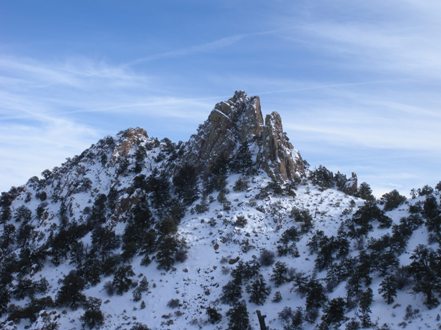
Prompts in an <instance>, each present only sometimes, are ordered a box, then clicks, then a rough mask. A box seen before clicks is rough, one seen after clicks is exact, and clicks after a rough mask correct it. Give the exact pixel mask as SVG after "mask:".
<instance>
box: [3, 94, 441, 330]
mask: <svg viewBox="0 0 441 330" xmlns="http://www.w3.org/2000/svg"><path fill="white" fill-rule="evenodd" d="M263 118H264V117H263V115H262V113H261V109H260V101H259V99H258V97H248V96H247V95H246V94H245V93H244V92H236V94H235V95H234V96H233V97H232V98H231V99H229V100H227V101H225V102H221V103H219V104H217V105H216V106H215V108H214V110H213V111H212V112H211V114H210V116H209V118H208V119H207V121H206V122H205V123H204V124H203V125H201V126H200V128H199V130H198V132H197V133H196V134H195V135H194V136H192V137H191V138H190V140H189V141H188V142H185V143H179V144H174V143H172V142H171V141H170V140H168V139H164V140H162V141H159V140H157V139H154V138H150V137H148V135H147V133H146V132H145V131H144V130H143V129H139V128H137V129H129V130H126V131H123V132H121V133H119V134H118V135H117V136H116V137H107V138H105V139H103V140H100V141H99V142H98V143H96V144H95V145H93V146H91V147H90V148H89V149H87V150H86V151H84V152H83V153H82V154H81V155H79V156H76V157H74V158H72V159H69V160H67V161H66V162H65V163H64V164H62V165H61V166H60V167H58V168H55V169H53V170H52V171H45V172H43V174H42V175H43V177H42V178H37V177H34V178H31V179H30V180H29V181H28V182H27V183H26V184H25V185H24V186H21V187H13V188H11V190H10V191H9V192H5V193H2V195H1V199H0V207H1V226H0V248H1V250H0V261H1V265H0V282H1V286H0V313H1V319H0V324H1V326H2V328H4V329H25V328H28V329H34V330H37V329H81V328H102V329H134V330H136V329H246V328H247V327H249V326H251V327H252V328H253V329H259V327H260V326H259V319H258V317H257V313H256V312H257V311H258V310H259V311H260V312H261V314H262V315H264V316H265V323H266V326H267V327H268V329H348V330H349V329H361V328H369V329H398V328H408V329H439V327H440V326H441V322H440V316H439V314H438V313H439V312H438V308H437V306H438V305H439V299H440V294H441V252H440V251H441V250H440V248H439V244H440V241H441V240H440V239H441V207H440V189H441V185H438V186H437V187H436V188H431V187H428V186H426V187H423V188H420V189H418V190H415V191H414V192H413V196H412V197H411V198H410V199H406V198H404V197H403V196H401V195H400V194H398V192H396V191H393V192H391V193H389V194H386V195H385V196H383V197H382V198H381V199H380V200H375V198H374V197H373V196H372V194H371V192H370V188H369V186H368V185H367V184H365V183H363V184H360V185H358V183H357V177H356V175H355V174H352V176H351V177H350V178H347V177H346V176H345V175H343V174H341V173H337V174H334V173H332V172H330V171H329V170H327V169H326V168H325V167H319V168H318V169H315V170H311V169H309V168H308V166H307V163H306V162H305V161H304V160H303V159H302V157H301V156H300V153H299V152H298V151H297V150H296V149H294V146H293V145H292V144H291V143H290V142H289V140H288V138H287V136H286V134H285V133H283V128H282V122H281V119H280V116H279V115H278V114H277V113H272V114H270V115H268V116H266V118H265V120H264V119H263Z"/></svg>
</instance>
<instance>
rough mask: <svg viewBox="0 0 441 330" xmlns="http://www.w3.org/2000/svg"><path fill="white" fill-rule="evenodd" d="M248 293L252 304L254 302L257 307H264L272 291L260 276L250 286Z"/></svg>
mask: <svg viewBox="0 0 441 330" xmlns="http://www.w3.org/2000/svg"><path fill="white" fill-rule="evenodd" d="M248 292H249V294H250V302H253V303H255V304H256V305H263V304H264V303H265V300H266V298H267V297H268V295H269V294H270V292H271V289H270V287H268V286H267V285H266V282H265V279H264V278H263V276H262V275H260V274H259V276H258V277H257V278H256V279H255V280H254V281H253V282H252V283H251V285H250V286H249V288H248Z"/></svg>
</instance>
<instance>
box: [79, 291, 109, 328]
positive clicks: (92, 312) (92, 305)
mask: <svg viewBox="0 0 441 330" xmlns="http://www.w3.org/2000/svg"><path fill="white" fill-rule="evenodd" d="M85 305H86V310H85V312H84V314H83V315H82V316H81V321H82V323H83V326H84V327H85V328H88V329H95V328H100V327H101V326H102V325H103V324H104V315H103V313H102V312H101V309H100V306H101V300H100V299H97V298H89V299H87V302H86V303H85Z"/></svg>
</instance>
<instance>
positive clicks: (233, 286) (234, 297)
mask: <svg viewBox="0 0 441 330" xmlns="http://www.w3.org/2000/svg"><path fill="white" fill-rule="evenodd" d="M240 298H242V286H241V283H240V281H238V280H237V279H233V280H231V281H230V282H228V283H227V284H225V285H224V287H223V288H222V295H221V301H222V302H223V303H224V304H229V305H234V304H237V303H238V302H239V299H240Z"/></svg>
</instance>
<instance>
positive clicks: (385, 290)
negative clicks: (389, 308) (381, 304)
mask: <svg viewBox="0 0 441 330" xmlns="http://www.w3.org/2000/svg"><path fill="white" fill-rule="evenodd" d="M378 292H379V293H380V294H381V295H382V296H383V298H384V300H385V301H386V303H387V304H389V305H390V304H392V303H393V302H394V300H395V297H396V296H397V282H396V280H395V277H393V276H392V275H388V276H386V277H385V278H384V279H383V281H381V284H380V289H379V290H378Z"/></svg>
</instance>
